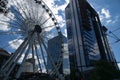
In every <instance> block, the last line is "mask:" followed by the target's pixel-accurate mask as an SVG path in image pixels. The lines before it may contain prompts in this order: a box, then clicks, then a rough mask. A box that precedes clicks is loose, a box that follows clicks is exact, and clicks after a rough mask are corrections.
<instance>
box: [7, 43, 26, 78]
mask: <svg viewBox="0 0 120 80" xmlns="http://www.w3.org/2000/svg"><path fill="white" fill-rule="evenodd" d="M26 47H27V43H26V44H25V45H24V46H23V49H22V51H21V52H20V54H19V55H18V57H17V58H16V60H15V62H13V65H12V66H11V68H10V69H9V71H8V72H7V74H6V76H7V77H8V76H9V75H10V73H11V72H12V70H13V69H14V67H15V65H16V64H17V63H18V60H19V59H20V58H21V56H22V54H23V52H24V51H25V48H26Z"/></svg>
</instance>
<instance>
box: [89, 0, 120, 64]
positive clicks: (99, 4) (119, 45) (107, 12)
mask: <svg viewBox="0 0 120 80" xmlns="http://www.w3.org/2000/svg"><path fill="white" fill-rule="evenodd" d="M88 1H89V3H90V4H91V5H92V6H93V7H94V9H95V10H96V11H97V12H98V13H99V16H100V18H101V23H102V24H103V25H105V26H106V27H107V28H108V32H107V34H108V35H109V36H108V39H109V43H110V46H111V48H112V51H113V53H114V55H115V58H116V60H117V61H118V62H120V41H118V40H117V39H116V38H113V37H114V36H113V34H115V35H116V36H117V37H118V38H119V39H120V24H119V22H120V9H119V7H120V5H119V3H120V0H88ZM110 31H112V32H113V34H111V33H109V32H110ZM110 36H113V37H110ZM116 41H118V42H116ZM115 42H116V43H115Z"/></svg>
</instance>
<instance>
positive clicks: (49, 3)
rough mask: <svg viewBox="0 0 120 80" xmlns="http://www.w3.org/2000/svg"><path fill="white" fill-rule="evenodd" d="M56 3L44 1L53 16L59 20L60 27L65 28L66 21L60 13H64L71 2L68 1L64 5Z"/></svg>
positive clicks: (50, 0)
mask: <svg viewBox="0 0 120 80" xmlns="http://www.w3.org/2000/svg"><path fill="white" fill-rule="evenodd" d="M54 1H56V0H49V1H48V0H44V2H45V3H46V4H47V6H48V7H49V8H50V9H51V10H52V12H53V14H55V17H56V19H57V20H58V22H59V23H60V25H61V26H62V27H63V26H64V24H65V23H64V22H65V20H64V19H63V17H62V15H58V11H59V10H61V11H64V10H65V7H66V6H67V5H68V3H69V0H66V1H65V3H64V4H63V5H60V6H58V5H54Z"/></svg>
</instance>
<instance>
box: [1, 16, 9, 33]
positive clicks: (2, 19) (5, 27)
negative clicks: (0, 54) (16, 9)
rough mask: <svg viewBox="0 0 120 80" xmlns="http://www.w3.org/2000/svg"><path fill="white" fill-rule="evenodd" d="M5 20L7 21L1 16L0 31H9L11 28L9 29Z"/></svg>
mask: <svg viewBox="0 0 120 80" xmlns="http://www.w3.org/2000/svg"><path fill="white" fill-rule="evenodd" d="M4 19H6V17H4V15H3V14H0V30H2V31H8V30H9V29H10V28H9V27H8V24H7V23H5V22H4V21H5V20H4ZM6 20H8V19H6Z"/></svg>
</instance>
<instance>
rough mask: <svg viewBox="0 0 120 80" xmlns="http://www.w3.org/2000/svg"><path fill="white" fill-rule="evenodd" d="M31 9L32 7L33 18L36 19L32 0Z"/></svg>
mask: <svg viewBox="0 0 120 80" xmlns="http://www.w3.org/2000/svg"><path fill="white" fill-rule="evenodd" d="M30 7H31V10H32V11H31V13H32V16H33V18H34V19H35V15H34V12H35V11H34V7H33V3H32V0H30Z"/></svg>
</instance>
